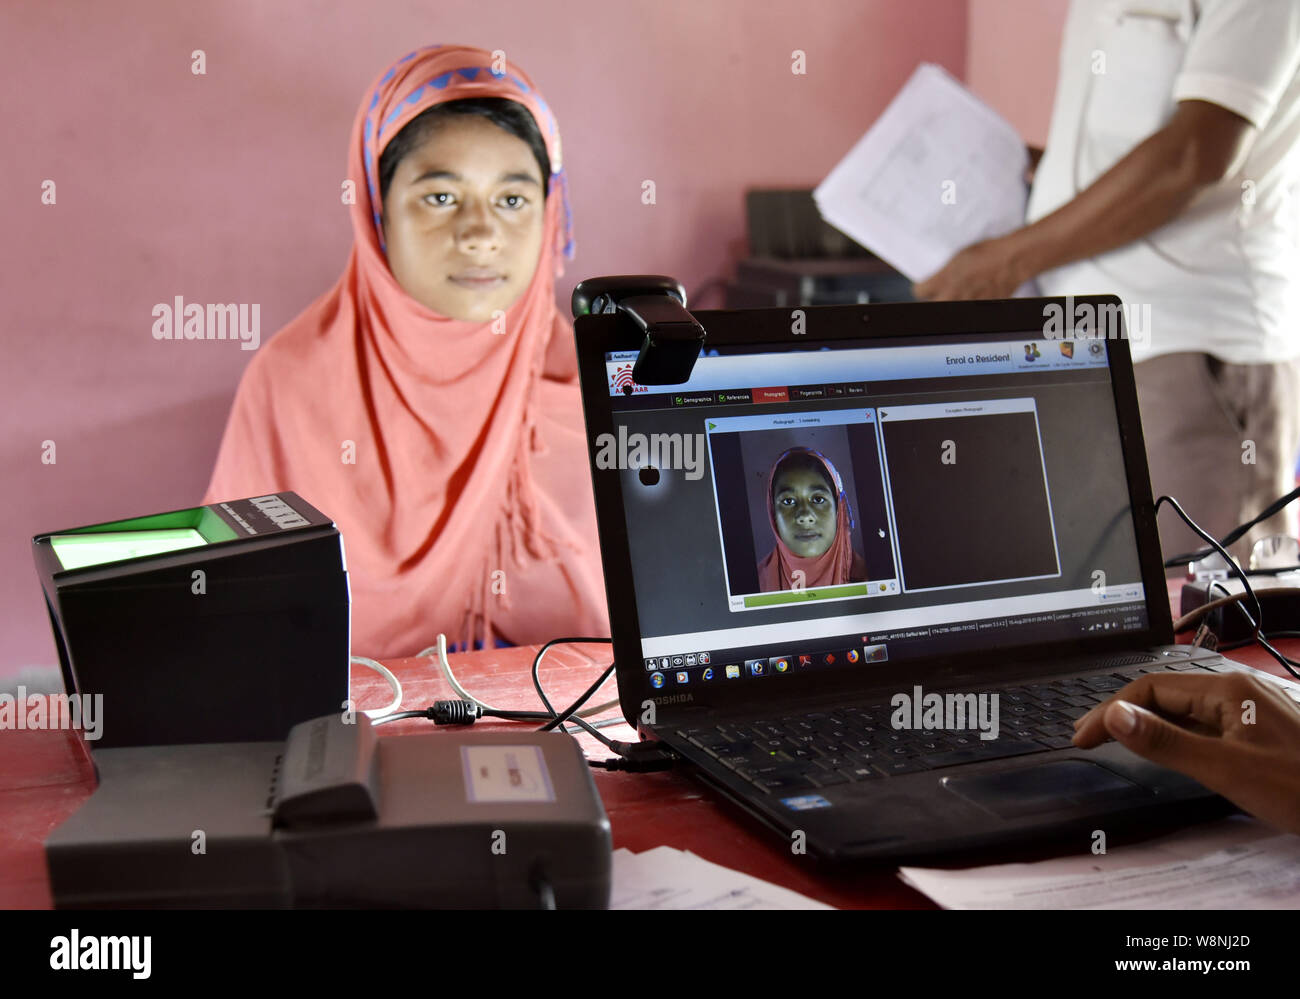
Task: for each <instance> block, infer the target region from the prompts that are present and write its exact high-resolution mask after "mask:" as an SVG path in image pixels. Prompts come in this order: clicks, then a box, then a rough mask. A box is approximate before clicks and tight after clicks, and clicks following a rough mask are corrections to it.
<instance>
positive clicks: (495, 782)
mask: <svg viewBox="0 0 1300 999" xmlns="http://www.w3.org/2000/svg"><path fill="white" fill-rule="evenodd" d="M460 759H461V764H462V765H463V767H464V770H465V796H466V797H467V798H468V799H469V800H470V801H554V800H555V791H554V790H553V789H552V787H551V775H550V773H549V772H548V771H547V769H546V757H545V756H543V755H542V750H541V748H540V747H539V746H461V747H460Z"/></svg>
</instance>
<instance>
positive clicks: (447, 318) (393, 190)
mask: <svg viewBox="0 0 1300 999" xmlns="http://www.w3.org/2000/svg"><path fill="white" fill-rule="evenodd" d="M348 179H349V180H350V181H351V182H352V186H353V187H354V188H355V203H353V204H352V206H351V218H352V230H353V246H352V252H351V254H350V256H349V258H348V262H347V266H346V267H345V268H344V270H343V274H342V276H341V277H340V278H339V280H338V282H337V283H336V284H335V286H334V287H333V288H332V289H331V290H330V291H329V292H328V293H326V294H325V295H324V296H322V297H321V298H320V299H318V300H317V301H316V302H314V303H313V304H312V305H310V306H309V307H308V308H307V310H306V311H305V312H303V313H302V314H301V315H300V316H298V318H296V319H295V320H293V321H292V322H291V323H290V324H289V325H288V326H286V327H285V328H284V329H283V330H281V331H280V332H279V334H278V335H276V336H275V337H274V338H272V339H271V340H270V341H269V342H268V343H267V344H266V345H265V346H264V347H262V349H261V351H260V352H259V353H258V354H257V355H256V356H255V357H254V359H253V361H252V363H251V364H249V366H248V369H247V370H246V371H245V372H244V376H243V379H242V380H241V382H240V385H239V390H238V392H237V394H236V396H235V402H234V408H233V410H232V412H231V414H230V421H229V424H228V425H227V427H226V434H225V438H224V439H223V441H222V444H221V450H220V453H219V455H218V458H217V465H216V470H215V471H214V473H213V476H212V481H211V484H210V485H209V487H208V491H207V494H206V496H205V498H204V502H205V503H207V502H218V501H221V500H228V499H236V498H240V497H245V496H257V495H262V494H266V493H272V492H277V491H281V490H293V491H295V492H297V493H298V494H299V495H301V496H302V497H303V498H304V499H306V500H307V502H309V503H311V504H312V505H313V506H315V507H317V508H318V509H320V510H321V511H322V512H324V513H325V514H326V515H327V516H329V517H331V518H333V520H334V522H335V523H336V524H337V525H338V527H339V529H340V531H341V532H342V534H343V543H344V551H345V554H346V558H347V568H348V575H349V580H350V584H351V592H352V650H353V653H354V654H360V655H370V656H377V657H390V658H391V657H397V656H403V655H413V654H414V653H416V652H417V651H419V650H420V649H422V648H424V647H426V646H428V645H430V644H431V643H432V641H433V640H434V638H435V636H436V635H437V634H438V633H439V632H444V633H446V634H447V635H448V636H449V637H451V638H452V639H459V640H460V641H462V642H464V643H465V644H466V646H470V645H472V644H474V643H480V642H481V643H483V644H484V645H492V644H496V643H506V644H515V643H531V642H540V641H545V640H546V639H549V638H554V637H556V636H559V635H572V634H583V635H602V634H608V633H609V632H608V628H609V624H608V618H607V616H606V607H605V602H604V587H603V582H602V579H601V569H600V556H599V551H598V548H597V544H596V519H595V509H594V504H593V500H592V494H591V479H590V474H589V472H588V469H587V450H586V443H585V435H584V430H583V421H582V406H581V401H580V397H579V394H578V385H577V371H576V363H575V358H574V350H573V339H572V333H571V329H570V327H569V324H568V323H567V322H566V321H565V319H564V318H563V317H562V316H561V314H560V312H559V310H558V309H557V307H556V303H555V278H556V276H557V275H559V274H561V273H562V272H563V261H564V259H565V258H566V257H571V256H572V252H573V241H572V234H571V230H570V213H569V206H568V200H567V193H566V190H565V179H564V171H563V164H562V160H561V149H560V135H559V130H558V128H557V127H556V124H555V119H554V117H553V116H552V115H551V112H550V109H549V108H548V107H547V105H546V102H545V101H544V100H543V99H542V96H541V94H540V93H538V91H537V88H536V87H534V86H533V84H532V81H531V80H529V79H528V77H527V76H525V75H524V73H523V72H522V71H521V70H520V69H519V68H518V67H517V66H514V65H505V64H502V63H501V62H499V61H495V60H494V56H493V54H492V53H489V52H486V51H483V50H481V49H473V48H466V47H463V46H434V47H432V48H428V49H422V50H420V51H418V52H414V53H412V54H410V55H408V56H405V57H404V58H402V59H400V60H398V62H397V63H395V64H394V65H393V66H392V67H390V68H389V69H388V70H386V71H385V72H384V73H383V74H381V75H380V77H379V78H378V79H377V80H376V81H375V83H374V85H373V86H372V87H371V88H370V89H369V90H368V91H367V92H366V95H365V97H364V99H363V100H362V103H361V106H360V108H359V109H358V112H357V116H356V120H355V124H354V126H353V130H352V143H351V150H350V153H349V157H348Z"/></svg>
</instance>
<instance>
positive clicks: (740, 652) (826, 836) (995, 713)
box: [575, 297, 1281, 862]
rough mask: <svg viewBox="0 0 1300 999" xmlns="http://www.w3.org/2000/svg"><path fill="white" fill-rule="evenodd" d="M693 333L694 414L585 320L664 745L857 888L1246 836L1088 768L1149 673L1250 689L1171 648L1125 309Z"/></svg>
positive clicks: (633, 620) (1195, 802)
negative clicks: (996, 850) (1198, 823)
mask: <svg viewBox="0 0 1300 999" xmlns="http://www.w3.org/2000/svg"><path fill="white" fill-rule="evenodd" d="M694 316H695V318H696V319H697V320H698V321H699V323H700V324H701V325H702V326H703V327H704V329H705V331H706V334H707V337H706V340H705V343H704V347H703V349H702V351H701V354H700V356H699V358H698V360H697V361H696V363H695V366H694V369H693V370H692V372H691V374H690V378H689V380H688V381H687V382H685V383H682V384H676V385H642V384H638V383H637V382H636V381H635V380H634V379H633V377H632V371H633V366H634V362H635V360H636V358H637V354H638V351H639V349H640V347H641V343H642V339H643V336H644V334H643V332H642V331H641V330H640V329H639V328H638V327H637V325H636V324H635V323H634V322H633V321H632V320H631V319H630V318H629V317H628V316H626V315H622V314H617V313H616V314H603V315H588V316H582V317H580V318H578V319H577V320H576V323H575V335H576V338H577V347H578V360H579V368H580V372H581V382H582V395H583V407H584V413H585V418H586V426H587V434H588V443H589V447H590V457H591V472H592V481H593V485H594V490H595V500H596V513H597V518H598V523H599V532H600V546H601V555H602V559H603V563H604V572H605V581H606V591H607V597H608V601H609V610H610V621H611V629H612V638H613V649H614V655H615V661H616V663H617V667H616V672H617V679H618V693H619V702H620V705H621V707H622V712H623V716H624V718H625V719H627V721H628V722H629V723H630V724H632V725H634V726H635V727H636V728H637V729H638V730H639V731H640V733H641V735H642V737H643V738H646V739H654V740H659V741H661V742H662V743H663V744H665V745H667V746H668V747H671V748H672V749H673V750H675V751H676V753H678V754H679V755H680V756H681V757H682V758H683V759H684V760H685V761H686V763H687V764H688V765H689V766H690V767H691V768H692V770H693V771H694V773H695V774H696V775H697V776H698V777H699V778H700V779H701V780H703V781H704V782H706V783H707V784H709V785H710V786H711V787H713V788H714V789H716V791H717V792H719V793H721V794H722V795H724V796H725V797H726V798H728V799H730V800H732V801H733V802H735V803H737V804H739V805H740V806H741V807H742V808H744V809H745V810H746V811H747V812H749V813H750V814H752V815H753V816H754V817H755V818H756V819H758V820H759V821H761V822H762V823H763V824H765V825H766V826H768V827H769V828H770V829H771V830H773V831H774V832H775V833H776V834H778V835H779V836H781V837H782V838H783V839H784V840H785V841H786V842H787V843H790V844H792V847H793V848H794V849H796V851H797V852H804V851H806V852H807V853H808V854H810V855H813V856H815V857H819V858H822V859H824V860H829V861H835V862H839V861H856V860H866V859H902V858H919V857H929V856H936V855H944V854H950V853H954V852H960V851H967V850H973V849H983V848H988V847H995V846H1003V845H1008V844H1014V843H1017V842H1023V841H1026V840H1044V839H1051V840H1063V841H1066V842H1070V841H1072V842H1074V843H1076V844H1077V845H1078V846H1079V848H1080V849H1084V848H1088V847H1090V846H1091V845H1092V843H1093V842H1094V839H1093V834H1094V831H1095V830H1104V831H1106V832H1107V833H1111V832H1120V831H1121V830H1123V829H1129V830H1132V829H1133V828H1134V827H1140V826H1142V825H1143V824H1146V823H1149V822H1150V821H1151V820H1153V819H1155V818H1156V817H1159V818H1160V819H1161V820H1166V819H1168V820H1172V821H1178V820H1181V819H1184V818H1187V819H1192V818H1199V817H1205V816H1210V815H1213V814H1221V813H1222V812H1223V811H1225V810H1226V809H1227V808H1228V807H1229V806H1228V805H1227V803H1226V802H1225V801H1224V800H1223V799H1221V798H1218V797H1217V796H1216V795H1214V794H1212V793H1211V792H1209V791H1208V790H1206V789H1205V788H1204V787H1202V786H1201V785H1200V784H1198V783H1197V782H1195V781H1193V780H1191V779H1190V778H1187V777H1184V776H1182V775H1180V774H1177V773H1174V772H1172V771H1170V770H1168V769H1165V768H1162V767H1159V766H1157V765H1155V764H1153V763H1150V762H1148V761H1146V760H1143V759H1141V758H1139V757H1138V756H1136V755H1134V754H1133V753H1131V752H1129V751H1128V750H1126V749H1124V748H1123V747H1121V746H1120V745H1118V744H1116V743H1107V744H1104V745H1102V746H1101V747H1099V748H1096V749H1093V750H1089V751H1082V750H1079V749H1075V748H1073V746H1072V744H1071V741H1070V739H1071V736H1072V734H1073V731H1074V730H1073V725H1072V722H1073V720H1074V719H1075V718H1077V717H1079V716H1080V715H1082V714H1083V713H1084V712H1086V711H1087V710H1089V709H1090V708H1092V707H1093V706H1094V705H1096V704H1098V703H1101V702H1102V701H1104V700H1106V699H1107V698H1109V697H1110V696H1111V695H1112V694H1113V693H1114V692H1115V691H1116V690H1118V689H1120V688H1121V687H1123V686H1124V685H1125V684H1127V683H1129V682H1130V681H1132V680H1134V679H1136V678H1138V677H1140V676H1141V675H1142V674H1143V673H1149V672H1153V671H1160V672H1163V671H1176V672H1209V673H1214V672H1224V671H1231V670H1237V669H1245V667H1241V666H1239V665H1237V664H1233V663H1230V662H1229V661H1227V660H1225V659H1224V658H1223V657H1222V656H1220V655H1218V654H1216V653H1214V652H1210V651H1207V650H1204V649H1199V648H1193V647H1190V646H1177V645H1174V644H1173V642H1174V635H1173V629H1172V622H1171V618H1170V606H1169V596H1168V593H1167V589H1166V583H1165V575H1164V570H1163V567H1162V563H1161V554H1160V546H1159V540H1158V534H1157V531H1156V521H1155V515H1154V510H1153V501H1152V496H1151V487H1150V480H1149V476H1148V470H1147V463H1146V455H1145V450H1144V446H1143V441H1142V429H1141V424H1140V421H1139V418H1138V404H1137V397H1136V391H1135V387H1134V378H1133V366H1132V361H1131V357H1130V353H1129V349H1128V342H1127V339H1126V337H1125V333H1124V329H1125V324H1124V322H1123V319H1124V306H1123V305H1122V304H1121V303H1120V302H1119V300H1118V299H1116V298H1114V297H1089V298H1078V299H1074V300H1069V299H1017V300H1010V301H990V302H961V303H911V304H878V305H861V306H825V307H806V308H803V309H799V310H795V311H794V312H791V311H790V310H788V309H758V310H739V311H702V312H696V313H694ZM1188 506H1189V512H1191V513H1192V515H1193V516H1194V515H1195V506H1194V504H1189V505H1188ZM1278 682H1281V681H1278Z"/></svg>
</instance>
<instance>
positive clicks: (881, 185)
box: [813, 63, 1029, 281]
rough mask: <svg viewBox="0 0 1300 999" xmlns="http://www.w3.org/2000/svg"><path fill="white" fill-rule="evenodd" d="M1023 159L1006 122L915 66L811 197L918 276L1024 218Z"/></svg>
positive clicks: (944, 76) (826, 214) (931, 69)
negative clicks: (894, 94) (903, 83)
mask: <svg viewBox="0 0 1300 999" xmlns="http://www.w3.org/2000/svg"><path fill="white" fill-rule="evenodd" d="M1028 163H1029V154H1028V152H1027V151H1026V149H1025V144H1024V142H1023V141H1022V140H1021V138H1020V136H1019V134H1017V132H1016V130H1015V129H1014V128H1012V126H1011V125H1010V123H1008V122H1007V121H1006V120H1005V119H1004V118H1002V116H1001V115H999V114H998V113H997V112H996V111H994V110H993V109H992V108H990V107H989V106H988V105H987V104H984V103H983V102H982V101H980V100H979V99H978V98H976V97H975V96H974V95H972V94H971V93H970V92H969V91H968V90H966V88H964V87H963V86H962V85H961V84H960V83H958V82H957V81H956V80H954V79H953V78H952V77H951V76H949V75H948V73H947V72H945V71H944V70H943V69H942V68H940V67H939V66H934V65H931V64H929V63H922V64H921V65H920V66H919V67H917V69H916V72H915V73H913V74H912V76H911V78H910V79H909V80H908V81H907V83H906V84H905V85H904V86H903V89H902V90H900V91H899V92H898V96H897V97H895V98H894V100H893V102H892V103H891V104H890V105H889V107H887V108H886V109H885V112H884V113H883V114H882V115H881V116H880V118H879V119H877V121H876V123H875V124H874V125H872V126H871V128H870V129H869V130H868V131H867V134H866V135H864V136H863V137H862V138H861V139H860V140H858V143H857V145H855V146H854V147H853V148H852V149H851V150H850V151H849V154H848V155H847V156H845V157H844V159H843V160H841V161H840V163H839V164H838V165H837V166H836V167H835V169H834V170H832V171H831V172H830V174H829V176H827V178H826V179H825V180H824V181H822V183H821V185H820V186H819V187H818V188H817V190H816V191H814V192H813V197H814V199H815V200H816V202H817V208H818V210H819V211H820V212H821V215H822V218H824V219H825V220H826V221H827V222H829V223H830V224H831V225H833V226H835V228H837V229H839V230H841V231H842V232H844V233H846V234H848V235H849V236H850V237H852V238H853V239H855V240H856V241H857V242H859V243H861V244H862V245H863V246H865V247H866V248H867V249H869V250H871V251H872V252H873V253H875V254H876V255H877V256H879V257H880V258H881V259H883V260H884V261H886V262H887V263H889V264H890V265H892V266H893V267H894V268H896V269H897V270H899V271H901V272H902V273H903V274H904V275H906V276H907V277H909V278H911V279H912V280H913V281H921V280H924V279H925V278H928V277H929V276H930V275H932V274H934V273H935V272H936V271H938V270H939V268H941V267H942V266H943V265H944V264H946V263H947V262H948V260H949V259H950V258H951V257H952V255H953V254H954V253H956V252H957V251H958V250H960V249H962V248H963V247H966V246H969V245H970V244H971V243H975V242H978V241H980V240H982V239H989V238H992V237H994V236H1001V235H1005V234H1006V233H1008V232H1010V231H1011V230H1013V229H1017V228H1019V227H1020V226H1022V225H1023V224H1024V221H1025V202H1026V197H1027V193H1026V190H1025V183H1024V173H1025V168H1026V167H1027V166H1028Z"/></svg>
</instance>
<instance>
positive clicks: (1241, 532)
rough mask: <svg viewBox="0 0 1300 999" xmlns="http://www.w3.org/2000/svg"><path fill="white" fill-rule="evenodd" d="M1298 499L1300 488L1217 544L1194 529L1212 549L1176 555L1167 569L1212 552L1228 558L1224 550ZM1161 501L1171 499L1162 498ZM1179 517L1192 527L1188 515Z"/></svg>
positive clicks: (1266, 508)
mask: <svg viewBox="0 0 1300 999" xmlns="http://www.w3.org/2000/svg"><path fill="white" fill-rule="evenodd" d="M1297 497H1300V486H1297V487H1296V488H1295V489H1292V490H1291V491H1290V492H1289V493H1287V494H1286V495H1285V496H1282V497H1279V498H1278V499H1275V500H1274V501H1273V502H1272V503H1270V504H1269V505H1268V506H1267V507H1265V508H1264V512H1263V513H1261V514H1259V515H1258V516H1257V517H1255V518H1254V519H1253V520H1248V521H1246V523H1244V524H1238V525H1237V526H1236V527H1234V528H1233V529H1232V530H1231V531H1229V532H1228V533H1227V534H1225V535H1224V536H1223V538H1222V539H1221V540H1219V541H1218V542H1217V543H1216V542H1215V541H1214V539H1213V538H1211V537H1210V536H1209V535H1208V534H1206V533H1205V532H1204V531H1202V530H1201V529H1200V528H1198V527H1197V528H1194V530H1195V531H1196V533H1197V534H1199V535H1200V536H1201V537H1202V538H1204V539H1205V540H1206V541H1209V542H1210V545H1211V547H1209V548H1202V549H1200V550H1199V551H1194V552H1186V553H1184V554H1182V555H1175V556H1174V557H1173V558H1168V559H1165V568H1166V569H1177V568H1178V567H1179V566H1180V565H1187V564H1188V563H1189V562H1199V561H1200V560H1201V559H1203V558H1205V556H1206V555H1208V554H1210V552H1211V551H1217V552H1219V554H1220V555H1223V556H1224V557H1225V558H1226V557H1227V553H1226V552H1224V551H1223V549H1224V548H1227V547H1228V546H1229V545H1233V544H1235V543H1236V542H1238V541H1240V540H1241V539H1242V538H1243V537H1245V535H1246V533H1247V532H1248V531H1249V530H1250V529H1251V528H1252V527H1254V526H1255V525H1256V524H1259V523H1261V522H1263V521H1265V520H1268V518H1269V517H1271V516H1273V515H1274V514H1275V513H1278V512H1280V511H1281V510H1282V509H1283V508H1284V507H1286V506H1288V505H1289V504H1291V503H1292V502H1293V501H1294V500H1295V499H1296V498H1297ZM1160 499H1169V497H1166V496H1162V497H1161V498H1160ZM1170 502H1171V503H1172V502H1173V500H1172V499H1170ZM1159 509H1160V500H1157V501H1156V510H1157V511H1158V510H1159ZM1179 515H1180V516H1181V517H1182V518H1183V520H1186V521H1187V523H1188V525H1189V526H1192V522H1191V521H1190V520H1188V517H1187V514H1185V513H1183V512H1182V511H1181V510H1179ZM1220 546H1221V547H1220Z"/></svg>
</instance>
